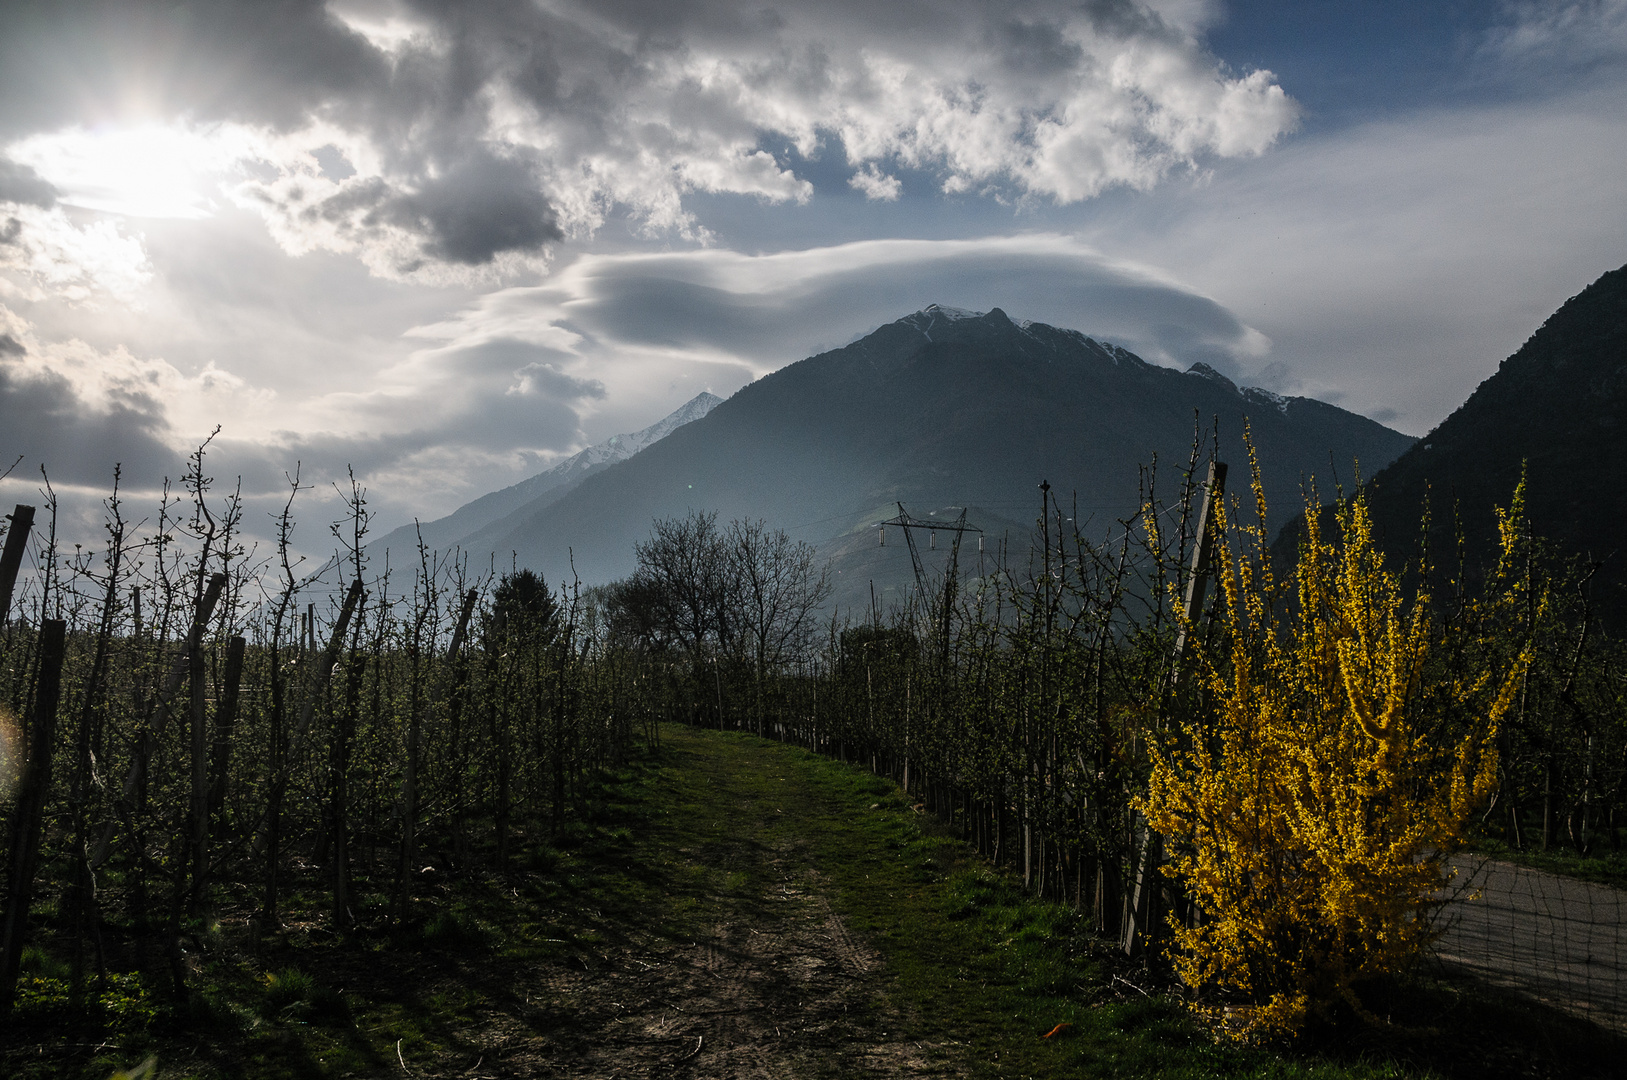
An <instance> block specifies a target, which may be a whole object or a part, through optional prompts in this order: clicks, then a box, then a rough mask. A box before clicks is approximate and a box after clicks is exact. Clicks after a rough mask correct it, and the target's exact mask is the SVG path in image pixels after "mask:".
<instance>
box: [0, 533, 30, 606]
mask: <svg viewBox="0 0 1627 1080" xmlns="http://www.w3.org/2000/svg"><path fill="white" fill-rule="evenodd" d="M33 528H34V508H33V507H32V506H25V505H23V504H22V503H18V504H17V506H16V508H15V509H13V510H12V512H11V528H10V529H9V530H7V532H6V548H5V551H4V553H0V629H3V628H4V627H5V625H6V622H7V621H8V620H9V619H10V618H11V596H12V593H13V592H14V591H15V590H16V587H17V572H18V571H19V570H21V569H22V566H23V554H24V552H26V551H27V550H28V534H29V532H30V530H32V529H33Z"/></svg>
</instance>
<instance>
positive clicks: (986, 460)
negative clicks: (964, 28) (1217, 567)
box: [470, 306, 1412, 604]
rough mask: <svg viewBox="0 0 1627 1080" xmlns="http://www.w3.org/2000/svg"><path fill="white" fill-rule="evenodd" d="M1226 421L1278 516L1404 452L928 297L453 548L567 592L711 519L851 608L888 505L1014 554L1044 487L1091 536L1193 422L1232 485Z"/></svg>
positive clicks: (612, 573) (1239, 470) (1388, 439)
mask: <svg viewBox="0 0 1627 1080" xmlns="http://www.w3.org/2000/svg"><path fill="white" fill-rule="evenodd" d="M1245 418H1246V419H1247V420H1248V421H1249V422H1251V424H1252V430H1253V438H1254V443H1255V446H1256V447H1257V448H1258V451H1259V458H1260V461H1261V463H1262V465H1263V467H1264V475H1265V479H1266V482H1267V484H1268V491H1269V492H1271V493H1273V495H1274V498H1275V500H1276V501H1275V502H1274V503H1273V510H1272V520H1273V521H1274V522H1279V523H1280V522H1281V521H1283V520H1286V519H1287V517H1288V516H1290V515H1291V512H1292V511H1293V510H1294V509H1296V508H1297V506H1298V504H1299V495H1298V491H1299V485H1300V479H1301V477H1302V476H1304V475H1306V474H1309V473H1318V474H1321V475H1326V473H1327V470H1328V468H1329V463H1330V460H1331V461H1333V462H1336V463H1338V467H1339V469H1340V471H1341V476H1348V475H1349V474H1350V472H1352V471H1353V470H1354V465H1353V463H1354V462H1357V461H1359V462H1360V464H1361V467H1362V470H1363V471H1364V472H1368V473H1371V472H1373V471H1376V470H1377V469H1379V468H1380V467H1382V466H1384V465H1386V464H1388V463H1389V462H1390V461H1391V460H1393V459H1394V458H1395V457H1396V455H1398V454H1400V453H1401V452H1402V451H1403V450H1405V449H1406V448H1407V446H1408V445H1409V444H1410V443H1411V442H1412V440H1411V438H1409V437H1408V436H1406V435H1403V434H1401V433H1399V432H1396V431H1393V430H1391V429H1389V428H1386V427H1384V426H1383V425H1381V424H1378V423H1375V422H1374V421H1372V420H1369V419H1367V418H1366V417H1362V416H1358V415H1356V414H1354V413H1350V412H1346V411H1345V410H1343V409H1339V408H1336V407H1335V406H1332V405H1328V404H1326V403H1324V402H1320V401H1315V400H1312V399H1310V398H1303V397H1280V396H1278V395H1276V394H1272V393H1269V392H1268V391H1265V390H1260V389H1256V388H1239V387H1238V386H1236V385H1234V384H1233V383H1232V382H1231V381H1230V380H1228V379H1227V378H1225V377H1224V376H1223V375H1221V374H1220V373H1219V372H1217V371H1215V370H1214V369H1212V368H1210V367H1208V366H1206V365H1202V364H1198V365H1194V366H1193V368H1192V369H1191V370H1190V371H1187V372H1181V371H1176V370H1173V369H1170V368H1164V367H1159V366H1156V365H1153V364H1149V363H1147V362H1145V361H1143V360H1141V359H1140V358H1139V357H1137V356H1135V355H1134V354H1132V353H1130V352H1128V351H1126V350H1124V349H1122V348H1120V347H1118V346H1115V345H1112V344H1108V343H1105V342H1101V341H1097V340H1095V339H1093V338H1090V337H1087V336H1085V335H1084V334H1081V333H1079V332H1077V331H1073V330H1061V329H1057V328H1055V327H1051V326H1046V325H1043V324H1040V323H1029V322H1022V323H1018V322H1013V321H1012V320H1011V319H1010V318H1008V317H1007V316H1006V315H1005V313H1004V312H1002V311H1001V310H999V309H998V308H996V309H994V310H992V311H989V312H988V313H987V314H978V313H974V312H965V311H958V310H954V309H948V308H940V307H937V306H932V307H928V308H926V309H924V310H922V311H918V312H916V313H914V314H912V315H909V316H906V317H904V318H902V319H899V320H898V321H897V322H893V323H890V324H888V325H886V326H883V327H881V328H880V329H878V330H876V331H875V332H873V333H871V334H869V335H868V336H866V337H864V338H862V339H860V340H859V341H856V342H854V343H853V344H851V345H848V346H846V347H845V348H841V349H836V350H834V351H832V352H827V353H823V354H821V355H819V356H815V357H810V358H809V359H806V360H803V361H800V362H798V363H795V364H791V365H789V366H787V367H785V368H782V369H781V370H779V371H777V372H775V373H774V374H772V375H769V376H766V377H765V378H762V379H760V380H758V381H757V382H755V383H752V384H751V385H749V386H747V387H745V388H744V389H742V390H740V391H739V392H738V393H736V394H735V395H734V396H733V397H731V398H730V399H729V400H728V401H725V402H724V403H723V404H721V405H719V406H717V407H716V408H715V409H713V410H712V411H711V412H710V413H708V414H707V416H706V417H705V418H704V419H702V420H697V421H695V422H694V423H692V424H688V425H685V426H684V427H681V428H679V429H678V430H676V431H674V432H673V433H672V434H671V435H669V436H667V438H665V439H663V440H661V441H660V442H659V443H656V444H655V445H653V446H651V447H650V448H649V449H647V450H645V451H644V452H643V453H641V454H639V455H637V456H636V457H633V458H630V459H629V460H627V461H623V462H620V463H618V464H616V465H612V466H610V467H608V468H605V469H604V470H603V471H601V472H599V473H598V474H596V475H594V476H592V477H591V478H589V479H587V480H585V481H584V482H582V483H581V484H579V485H578V486H576V487H575V488H574V489H572V490H571V491H569V492H567V493H564V494H562V495H560V496H559V497H558V498H555V499H553V500H551V501H549V502H547V503H546V504H542V503H541V502H539V503H536V504H532V505H529V506H527V507H525V508H522V509H521V510H518V511H515V512H513V513H511V514H509V515H508V516H507V517H505V518H504V519H503V521H502V523H501V524H500V525H497V524H494V525H493V526H488V527H487V528H485V529H484V530H482V531H481V533H480V534H479V536H478V538H477V539H478V541H479V542H478V545H471V546H470V550H471V552H472V553H473V554H475V555H476V556H477V557H481V558H483V556H482V555H481V553H482V552H495V553H496V554H497V556H498V561H499V562H500V563H504V562H507V561H508V558H509V553H510V552H513V553H514V554H515V555H516V556H517V558H518V560H519V562H520V563H521V564H522V565H526V566H530V567H532V568H534V569H536V570H538V571H539V572H542V573H544V574H545V575H546V576H547V577H548V578H549V579H550V580H554V581H558V580H561V579H562V578H565V577H567V576H568V575H569V573H570V562H571V560H572V559H574V564H575V569H576V572H577V573H578V574H580V576H581V578H582V580H583V581H585V582H594V581H604V580H609V579H612V578H615V577H619V576H622V575H624V574H626V573H628V572H629V571H630V570H631V569H632V566H633V544H634V542H635V541H637V540H640V539H642V538H644V537H645V536H646V535H647V534H648V532H649V527H650V522H651V521H652V520H653V519H655V518H660V517H672V516H681V515H683V514H685V513H686V512H687V511H689V510H690V509H697V510H715V511H717V512H718V513H719V515H720V516H721V517H722V518H723V519H725V520H727V519H729V518H732V517H752V518H764V519H766V520H767V521H768V522H769V523H770V524H771V525H774V526H778V527H780V528H784V529H785V530H786V531H787V532H789V533H791V534H792V535H793V536H796V537H799V538H802V539H806V540H809V541H812V542H815V543H818V544H820V545H821V546H822V547H823V548H824V549H825V550H826V551H827V552H829V553H836V554H842V556H843V557H842V558H841V559H839V561H838V563H837V566H836V569H837V571H838V572H839V574H840V575H841V578H842V582H841V584H840V585H839V587H838V596H839V598H840V599H842V602H843V603H844V604H856V603H860V602H861V601H862V602H865V603H867V602H868V600H867V595H868V589H867V584H868V580H869V579H870V578H871V577H874V576H876V575H878V574H879V575H881V576H882V577H883V578H885V580H886V583H887V584H891V585H893V586H897V585H898V583H899V582H900V581H901V580H903V581H907V580H908V579H909V577H910V573H911V572H910V570H909V562H908V553H907V551H906V550H905V549H904V548H903V546H902V545H901V544H899V543H897V542H893V543H891V544H890V546H888V547H887V548H885V549H882V548H880V547H879V545H877V544H876V542H875V540H874V539H873V538H874V536H875V530H874V528H873V525H874V524H875V523H876V522H878V521H880V520H882V519H883V518H886V517H890V516H892V515H894V514H896V513H897V507H896V505H895V504H896V503H897V502H899V501H902V502H903V503H904V505H905V506H906V508H908V509H909V510H910V512H911V513H912V514H916V515H918V516H924V515H925V514H927V513H928V512H930V511H939V512H954V513H958V510H954V511H950V510H948V509H947V508H950V507H954V508H958V507H966V506H972V507H977V508H978V510H977V513H976V514H975V515H969V520H972V521H974V522H975V523H977V524H980V525H982V527H983V528H984V529H985V532H986V533H989V534H991V537H990V538H991V539H993V538H995V537H998V536H1000V535H1003V534H1004V533H1006V532H1011V531H1012V530H1015V532H1014V533H1013V535H1014V536H1018V537H1021V541H1020V542H1021V543H1022V544H1023V545H1025V544H1026V533H1027V530H1028V528H1029V527H1031V525H1032V523H1033V521H1034V520H1035V518H1036V517H1037V515H1038V510H1039V493H1038V492H1037V491H1036V490H1035V487H1036V485H1037V484H1038V483H1039V482H1040V481H1041V480H1049V481H1050V483H1051V484H1052V487H1053V488H1054V490H1055V491H1056V493H1057V494H1058V495H1059V496H1061V499H1062V501H1063V504H1064V505H1065V506H1071V505H1072V504H1073V499H1074V497H1075V493H1076V497H1077V504H1078V508H1079V514H1080V517H1081V518H1082V519H1084V520H1085V521H1086V523H1087V525H1086V527H1087V529H1088V530H1090V531H1092V532H1095V533H1105V532H1106V531H1107V529H1108V527H1109V526H1111V524H1112V522H1113V521H1114V520H1116V519H1117V518H1120V517H1123V516H1125V515H1127V514H1129V513H1132V512H1133V511H1134V509H1135V507H1136V505H1137V482H1138V466H1140V465H1141V464H1143V463H1147V462H1151V461H1152V460H1153V459H1154V457H1155V456H1156V458H1157V459H1158V460H1159V461H1160V462H1161V463H1162V472H1163V480H1162V483H1163V485H1164V490H1165V491H1172V489H1173V487H1174V485H1176V484H1177V483H1178V482H1179V478H1178V475H1177V474H1178V472H1179V470H1180V469H1182V468H1184V467H1185V464H1186V462H1187V460H1188V456H1189V453H1190V447H1191V443H1192V437H1193V431H1194V425H1195V424H1196V423H1201V426H1202V428H1203V430H1204V431H1208V430H1209V429H1210V426H1211V424H1212V423H1216V422H1218V425H1219V430H1220V433H1221V442H1220V445H1221V454H1222V457H1223V458H1224V459H1225V460H1227V461H1229V462H1231V463H1233V465H1234V472H1233V476H1234V477H1236V478H1237V482H1239V483H1246V476H1247V473H1246V469H1245V468H1243V467H1242V466H1243V465H1244V463H1245V462H1246V460H1247V458H1246V456H1245V454H1244V451H1243V448H1242V445H1241V436H1242V432H1243V424H1244V421H1245ZM1325 486H1326V487H1327V488H1330V489H1331V486H1332V485H1331V484H1329V485H1325ZM980 519H981V520H980ZM872 548H874V550H872ZM938 558H939V559H940V560H941V558H942V551H941V550H940V552H939V554H938ZM882 584H883V583H882V581H878V587H880V586H882Z"/></svg>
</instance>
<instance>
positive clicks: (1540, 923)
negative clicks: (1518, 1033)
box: [1438, 856, 1627, 1033]
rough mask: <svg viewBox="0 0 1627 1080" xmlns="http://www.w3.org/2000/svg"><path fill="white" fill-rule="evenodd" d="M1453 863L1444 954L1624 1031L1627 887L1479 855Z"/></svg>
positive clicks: (1441, 951) (1498, 982)
mask: <svg viewBox="0 0 1627 1080" xmlns="http://www.w3.org/2000/svg"><path fill="white" fill-rule="evenodd" d="M1454 865H1456V866H1457V868H1458V871H1459V880H1458V887H1459V888H1460V889H1461V895H1460V898H1459V899H1457V900H1455V901H1453V902H1452V903H1451V904H1450V905H1449V906H1448V908H1447V915H1448V917H1449V918H1450V919H1451V920H1452V921H1451V923H1450V925H1449V927H1448V929H1447V931H1446V934H1445V935H1444V936H1443V937H1442V939H1441V941H1440V944H1439V946H1438V951H1439V955H1440V958H1441V959H1442V960H1443V961H1445V962H1446V963H1448V964H1450V965H1452V966H1455V967H1459V968H1463V969H1466V970H1469V971H1472V972H1474V973H1475V974H1476V975H1478V976H1480V977H1481V978H1483V979H1485V980H1487V981H1488V982H1491V983H1493V984H1494V985H1498V986H1503V987H1507V988H1509V989H1513V990H1519V991H1521V992H1523V993H1526V994H1529V995H1531V996H1533V997H1535V998H1537V999H1538V1000H1539V1001H1543V1002H1545V1003H1547V1004H1549V1005H1553V1006H1554V1007H1556V1008H1560V1009H1563V1010H1565V1011H1567V1012H1570V1013H1573V1014H1575V1015H1577V1016H1582V1017H1586V1018H1587V1019H1589V1020H1592V1021H1594V1022H1595V1023H1597V1024H1599V1025H1600V1026H1602V1027H1606V1028H1611V1029H1613V1030H1615V1031H1618V1032H1622V1033H1627V966H1624V965H1627V893H1624V892H1622V891H1621V890H1620V889H1612V888H1609V887H1608V886H1604V885H1594V884H1592V883H1590V882H1586V881H1577V880H1575V879H1573V878H1565V877H1559V876H1558V875H1555V874H1545V873H1542V872H1541V871H1538V870H1529V869H1526V868H1525V867H1521V866H1514V865H1513V864H1511V863H1505V862H1495V861H1493V860H1490V859H1484V858H1476V857H1473V856H1464V857H1460V858H1458V859H1455V860H1454Z"/></svg>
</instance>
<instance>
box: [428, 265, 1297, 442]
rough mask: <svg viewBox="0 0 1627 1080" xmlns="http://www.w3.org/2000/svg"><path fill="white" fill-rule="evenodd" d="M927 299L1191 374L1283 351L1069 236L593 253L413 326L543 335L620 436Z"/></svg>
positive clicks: (1235, 367)
mask: <svg viewBox="0 0 1627 1080" xmlns="http://www.w3.org/2000/svg"><path fill="white" fill-rule="evenodd" d="M929 303H941V304H945V305H948V306H959V307H968V308H975V309H977V310H987V309H988V308H990V307H992V306H996V305H999V306H1001V307H1003V308H1004V309H1005V310H1006V311H1007V313H1008V314H1010V315H1011V316H1012V317H1014V318H1023V317H1026V318H1032V319H1035V320H1036V321H1043V322H1049V323H1053V324H1055V325H1060V326H1065V327H1071V328H1076V329H1081V330H1083V331H1085V332H1086V333H1090V334H1093V335H1096V336H1099V337H1102V338H1105V339H1108V340H1111V341H1114V342H1116V343H1120V344H1123V345H1125V346H1126V347H1128V348H1130V349H1132V350H1133V351H1135V352H1137V353H1139V354H1140V355H1142V356H1143V357H1145V358H1147V359H1148V360H1151V361H1154V362H1161V363H1166V364H1173V365H1177V366H1181V367H1185V366H1187V365H1189V364H1191V363H1193V362H1195V361H1197V360H1204V361H1207V362H1210V363H1213V364H1215V365H1216V366H1218V367H1222V368H1224V369H1226V370H1229V371H1232V372H1238V371H1240V370H1242V369H1243V368H1245V367H1253V366H1256V362H1257V360H1258V359H1259V358H1260V357H1262V356H1263V355H1264V354H1265V353H1266V351H1267V350H1268V349H1269V342H1268V341H1267V340H1266V339H1265V338H1264V337H1263V336H1262V335H1261V334H1259V333H1258V332H1257V331H1255V330H1254V329H1252V328H1251V327H1249V326H1247V325H1246V324H1244V323H1243V322H1242V321H1241V320H1240V319H1239V318H1238V317H1237V316H1236V315H1235V314H1234V313H1232V312H1231V311H1228V310H1227V309H1226V308H1224V307H1222V306H1221V305H1220V304H1217V303H1216V302H1214V301H1213V300H1211V299H1209V298H1207V297H1205V296H1202V295H1200V294H1198V293H1196V292H1195V291H1193V290H1191V289H1190V288H1187V287H1185V286H1183V285H1181V284H1180V283H1179V282H1177V281H1175V280H1173V279H1171V278H1169V277H1167V276H1165V275H1162V274H1159V273H1157V272H1155V271H1153V270H1151V269H1148V268H1146V267H1142V266H1138V265H1136V264H1134V263H1130V262H1128V261H1120V260H1113V259H1109V258H1106V257H1104V256H1103V255H1101V254H1100V253H1098V252H1096V251H1094V250H1092V249H1091V248H1089V247H1086V246H1084V245H1082V244H1080V243H1078V242H1077V241H1074V240H1072V239H1069V238H1067V237H1064V236H1056V235H1041V236H1017V237H995V238H989V239H983V240H954V241H925V240H879V241H864V242H859V243H853V244H843V245H838V246H835V247H828V248H815V249H811V250H806V251H793V252H780V253H775V254H769V255H746V254H741V253H737V252H728V251H717V250H710V251H697V252H684V253H669V254H660V255H648V254H637V255H631V254H629V255H585V256H582V257H580V258H578V259H577V260H576V261H574V262H573V263H571V264H569V265H567V266H563V267H561V268H560V269H559V270H558V271H557V272H556V273H555V274H554V275H553V277H552V278H551V279H550V281H549V282H548V284H546V285H543V286H537V287H517V288H511V289H506V290H501V291H498V292H496V293H492V294H489V295H487V296H484V297H482V298H481V299H479V300H478V301H476V302H475V303H474V304H472V305H470V306H469V307H468V308H466V309H465V310H464V311H463V312H461V313H460V314H459V315H457V316H456V317H455V318H453V319H450V320H446V321H444V322H440V323H436V324H430V325H425V326H422V327H420V328H418V329H417V330H416V331H414V334H415V335H416V336H418V337H421V338H423V339H426V340H430V341H439V342H444V343H445V344H444V345H442V346H440V349H441V350H442V351H443V352H451V353H457V354H460V355H463V356H472V355H484V354H485V351H486V350H492V349H509V348H513V347H514V343H516V342H528V343H531V344H532V346H533V347H535V348H538V349H542V350H546V351H547V352H548V353H549V354H550V355H552V356H553V357H554V359H553V360H552V361H550V362H551V363H552V364H553V366H554V369H555V370H557V371H561V372H568V373H571V374H572V375H573V377H576V378H581V377H593V378H596V379H598V380H600V382H601V383H602V385H603V387H604V390H603V404H602V405H601V404H600V402H599V400H598V399H597V398H595V400H593V401H586V400H584V402H583V405H584V413H585V415H586V416H587V417H589V418H592V417H594V414H596V413H607V414H608V415H606V416H604V417H603V418H597V419H590V421H589V423H590V426H591V427H593V429H594V430H597V429H599V428H601V427H606V426H609V427H610V428H611V429H612V430H621V429H624V428H625V426H626V425H627V424H630V423H632V422H633V420H634V418H635V417H644V418H645V419H643V420H642V422H643V423H647V422H648V419H647V418H648V417H650V416H653V415H658V414H659V412H660V411H661V410H662V409H666V408H672V407H674V406H675V405H677V404H678V403H679V402H680V401H681V400H683V398H682V397H678V396H677V395H679V394H683V395H685V396H687V395H689V394H692V393H694V392H698V390H700V389H704V388H710V389H712V390H714V391H715V392H719V393H725V394H726V393H730V392H733V391H734V390H735V389H737V388H738V387H739V386H740V385H742V384H743V383H745V382H747V381H750V379H751V378H754V377H758V376H761V375H764V374H767V373H768V372H771V371H773V370H775V369H777V368H779V367H781V366H783V365H784V364H786V363H790V362H792V361H795V360H798V359H801V358H802V357H804V356H807V355H809V354H810V353H814V352H818V351H821V350H824V349H829V348H836V347H839V346H841V345H843V344H846V343H847V342H848V341H849V340H852V339H853V338H854V337H856V336H858V335H860V334H862V333H865V332H868V331H869V330H870V329H872V328H874V327H875V326H877V325H879V324H881V323H883V322H890V321H892V320H894V319H897V318H900V317H902V316H904V315H906V314H908V313H910V312H912V311H915V310H918V309H920V308H922V307H925V306H926V305H927V304H929ZM686 374H687V376H688V377H687V378H685V377H683V376H684V375H686ZM652 376H654V377H652ZM618 425H621V426H620V427H618ZM608 433H609V432H608V431H607V432H606V434H608Z"/></svg>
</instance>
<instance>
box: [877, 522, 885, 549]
mask: <svg viewBox="0 0 1627 1080" xmlns="http://www.w3.org/2000/svg"><path fill="white" fill-rule="evenodd" d="M878 531H879V532H880V533H881V546H882V547H886V546H887V526H885V525H883V526H882V527H881V528H880V529H879V530H878Z"/></svg>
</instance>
